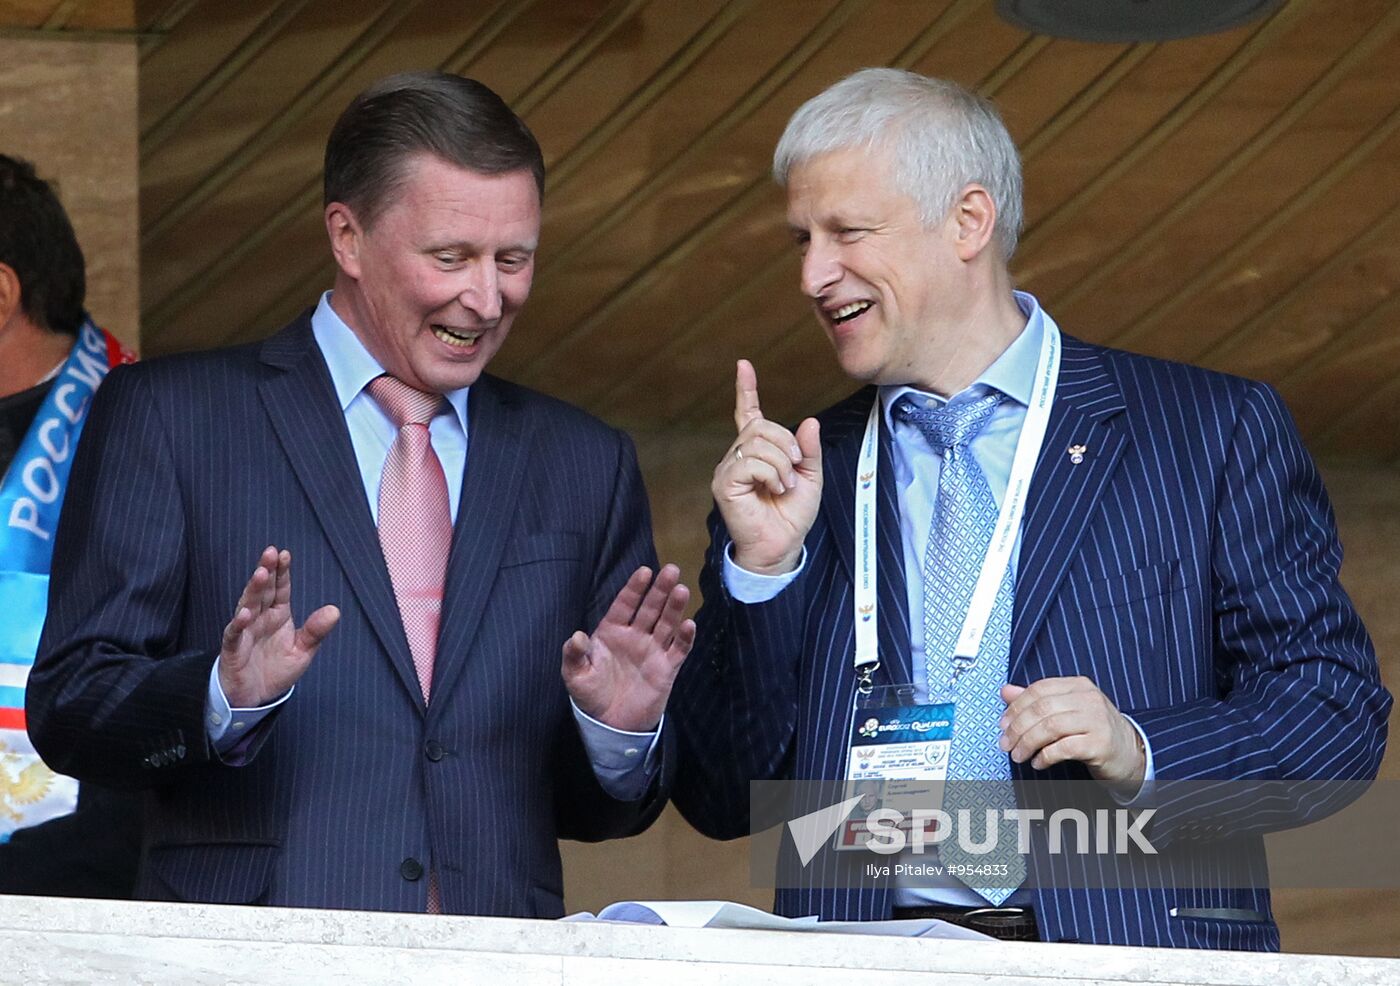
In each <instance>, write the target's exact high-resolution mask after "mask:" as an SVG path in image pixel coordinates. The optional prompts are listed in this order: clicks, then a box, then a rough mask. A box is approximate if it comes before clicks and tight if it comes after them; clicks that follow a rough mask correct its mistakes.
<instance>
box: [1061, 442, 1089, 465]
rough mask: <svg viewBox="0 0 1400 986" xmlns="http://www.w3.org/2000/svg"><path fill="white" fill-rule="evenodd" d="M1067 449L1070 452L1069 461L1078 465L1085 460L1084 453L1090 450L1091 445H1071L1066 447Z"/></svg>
mask: <svg viewBox="0 0 1400 986" xmlns="http://www.w3.org/2000/svg"><path fill="white" fill-rule="evenodd" d="M1065 451H1066V452H1068V453H1069V461H1070V462H1072V463H1074V464H1075V465H1076V466H1077V465H1079V463H1081V462H1083V461H1084V453H1085V452H1087V451H1089V446H1087V445H1071V446H1070V447H1069V448H1067V449H1065Z"/></svg>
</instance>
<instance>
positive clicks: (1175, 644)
mask: <svg viewBox="0 0 1400 986" xmlns="http://www.w3.org/2000/svg"><path fill="white" fill-rule="evenodd" d="M875 396H876V390H875V388H873V387H868V388H865V389H864V390H861V391H860V392H858V393H856V394H854V395H853V396H852V397H850V398H848V399H847V400H846V401H844V402H842V403H840V404H838V405H836V406H834V407H832V408H831V409H829V410H828V411H826V412H825V413H823V414H822V415H820V416H819V418H820V420H821V424H822V445H823V456H824V463H823V465H824V487H823V498H822V504H821V509H820V511H819V515H818V518H817V521H816V523H815V525H814V527H813V529H812V530H811V532H810V533H809V534H808V536H807V539H806V548H807V553H808V554H807V564H806V567H805V569H804V570H803V573H802V574H801V575H800V576H799V578H798V580H797V581H795V582H794V583H793V584H792V585H791V586H790V587H789V588H788V589H787V590H785V591H784V592H782V593H781V594H779V595H778V596H777V597H776V598H774V599H773V600H770V601H769V602H766V603H762V604H757V605H745V604H742V603H739V602H737V601H735V600H733V599H731V598H730V597H729V596H728V595H727V594H726V593H725V590H724V586H723V581H722V577H721V572H722V569H721V567H720V560H721V558H722V552H723V550H724V546H725V545H726V543H727V541H728V537H727V534H726V532H725V530H724V527H723V524H722V522H721V521H720V520H719V517H718V514H717V513H715V514H712V516H711V519H710V526H711V546H710V551H709V555H708V557H707V564H706V567H705V570H704V572H703V573H702V578H701V588H702V591H703V593H704V600H705V603H704V606H703V608H702V609H701V611H700V614H699V616H698V622H699V629H700V632H699V637H698V640H697V643H696V647H695V650H694V652H693V653H692V655H691V657H690V659H689V661H688V663H687V664H686V666H685V667H684V668H683V669H682V672H681V676H680V679H679V680H678V682H677V685H676V690H675V693H674V694H673V698H672V702H671V711H670V719H669V721H670V722H671V723H672V724H673V725H674V726H675V727H676V729H677V733H678V737H679V739H678V746H679V750H680V755H681V762H680V767H679V773H678V784H677V788H676V790H675V792H674V796H675V799H676V803H677V806H678V807H679V808H680V809H681V811H682V813H683V814H684V815H685V817H686V818H687V819H688V820H689V821H690V822H691V823H692V824H693V825H695V826H696V827H697V828H698V829H699V830H700V831H701V832H704V833H706V834H708V835H710V836H712V837H715V838H734V837H738V836H741V835H745V834H747V833H748V830H749V816H750V807H751V805H750V802H749V798H750V789H749V783H750V781H751V780H771V779H797V780H818V779H823V780H830V779H834V778H839V777H841V776H844V775H843V773H842V771H843V769H844V763H845V756H846V749H847V742H846V738H847V736H848V726H847V723H848V721H849V716H850V710H851V703H852V698H853V690H854V687H855V677H854V674H853V672H852V666H851V661H852V648H853V642H854V622H853V617H852V614H851V591H852V588H851V572H852V567H853V566H852V552H853V533H852V526H853V521H852V518H853V511H854V489H853V483H854V479H853V477H854V469H855V462H856V456H857V454H858V450H859V444H860V441H861V435H862V433H863V428H864V424H865V420H866V415H867V413H868V411H869V409H870V404H871V401H873V400H874V399H875ZM1071 445H1082V446H1084V447H1085V449H1086V451H1085V453H1084V457H1083V461H1082V462H1081V463H1078V464H1076V463H1075V462H1073V461H1072V459H1071V458H1070V456H1069V455H1068V454H1067V449H1068V448H1069V446H1071ZM879 471H880V475H879V487H878V488H879V495H880V502H879V505H878V510H879V517H878V524H877V527H878V544H877V552H878V555H877V560H878V569H879V573H880V580H881V581H880V585H879V587H878V593H879V596H878V599H879V608H880V612H881V614H882V617H883V618H882V619H881V620H880V624H879V636H880V639H879V648H880V660H881V662H882V668H881V671H880V672H879V674H878V675H877V678H876V682H877V684H878V683H900V682H907V681H910V680H912V679H911V669H910V666H909V665H910V660H909V653H910V648H909V618H908V607H907V604H906V592H905V586H904V575H903V572H904V568H903V562H902V554H901V552H902V549H901V542H900V527H899V505H898V502H897V500H896V497H895V492H894V491H895V483H894V482H893V470H892V466H891V457H890V447H889V440H888V436H883V438H882V445H881V448H880V459H879ZM1340 564H1341V549H1340V545H1339V543H1338V540H1337V536H1336V531H1335V526H1334V521H1333V517H1332V512H1331V507H1330V504H1329V502H1328V500H1327V496H1326V493H1325V491H1324V489H1323V486H1322V483H1321V481H1320V479H1319V477H1318V474H1317V472H1316V469H1315V467H1314V465H1313V463H1312V461H1311V460H1310V458H1309V457H1308V455H1307V453H1306V451H1305V450H1304V449H1303V447H1302V444H1301V442H1300V440H1299V437H1298V435H1297V431H1296V428H1295V427H1294V425H1293V423H1292V421H1291V419H1290V418H1289V416H1288V413H1287V411H1286V410H1285V408H1284V407H1283V405H1282V403H1281V401H1280V400H1279V398H1278V396H1277V394H1276V393H1275V392H1274V391H1272V390H1271V389H1270V388H1268V387H1266V386H1264V385H1262V384H1258V383H1254V382H1251V381H1247V380H1243V379H1239V378H1235V377H1229V376H1225V375H1222V374H1217V373H1211V372H1208V371H1204V370H1200V369H1196V368H1192V367H1187V366H1183V365H1180V364H1173V363H1167V362H1163V361H1159V360H1154V359H1150V358H1147V357H1142V356H1136V355H1132V354H1128V353H1124V352H1118V351H1114V350H1108V349H1103V348H1101V347H1097V346H1092V345H1089V344H1086V343H1083V342H1080V341H1078V340H1075V339H1072V338H1069V337H1066V338H1065V340H1064V355H1063V361H1062V365H1061V370H1060V378H1059V387H1058V392H1057V395H1056V399H1055V404H1054V407H1053V408H1052V414H1051V420H1050V423H1049V429H1048V432H1047V434H1046V438H1045V442H1044V446H1043V450H1042V453H1041V457H1040V461H1039V462H1038V464H1037V467H1036V471H1035V474H1034V478H1033V481H1032V489H1031V493H1030V500H1029V503H1028V506H1027V514H1026V517H1025V521H1024V524H1023V528H1022V542H1021V549H1020V555H1019V564H1018V569H1017V576H1016V588H1015V601H1014V619H1013V626H1012V641H1011V651H1010V662H1009V680H1010V681H1012V682H1014V683H1017V684H1022V685H1025V684H1029V683H1031V682H1034V681H1037V680H1039V679H1042V678H1049V677H1060V676H1074V675H1084V676H1087V677H1088V678H1090V679H1091V680H1092V681H1094V682H1095V683H1096V684H1097V685H1098V686H1099V687H1100V688H1101V689H1102V690H1103V691H1104V692H1105V693H1106V694H1107V696H1108V697H1109V698H1110V699H1111V700H1112V701H1113V702H1114V704H1115V705H1116V706H1117V707H1118V708H1119V709H1120V710H1122V711H1123V712H1126V713H1128V714H1130V715H1131V716H1132V717H1133V718H1134V719H1135V720H1136V721H1137V722H1138V723H1139V724H1140V725H1141V726H1142V728H1143V730H1144V731H1145V733H1146V735H1147V737H1148V739H1149V740H1150V742H1151V746H1152V752H1153V757H1154V761H1155V772H1156V777H1157V779H1158V783H1159V784H1161V785H1163V790H1164V791H1166V790H1169V789H1170V787H1171V785H1170V784H1168V783H1167V782H1176V781H1190V782H1194V781H1207V780H1237V779H1245V778H1251V779H1271V780H1324V779H1327V780H1342V779H1345V780H1370V779H1371V778H1373V777H1374V776H1375V772H1376V769H1377V767H1378V764H1379V762H1380V759H1381V755H1382V753H1383V751H1384V748H1385V738H1386V717H1387V713H1388V711H1389V708H1390V697H1389V695H1388V694H1387V692H1386V691H1385V689H1384V688H1383V687H1382V686H1381V684H1380V681H1379V676H1378V670H1377V665H1376V659H1375V654H1374V651H1373V650H1372V647H1371V643H1370V640H1369V638H1368V636H1367V634H1366V632H1365V629H1364V628H1363V626H1362V625H1361V622H1360V620H1359V618H1358V617H1357V615H1356V613H1355V611H1354V609H1353V608H1352V606H1351V603H1350V601H1349V600H1348V599H1347V597H1346V595H1345V593H1344V591H1343V590H1342V588H1341V587H1340V585H1339V583H1338V580H1337V573H1338V569H1339V567H1340ZM1012 768H1013V775H1014V776H1015V777H1016V778H1017V779H1018V780H1026V779H1029V778H1031V777H1050V778H1061V779H1066V780H1076V779H1077V780H1083V781H1088V773H1087V771H1085V769H1084V768H1083V766H1082V765H1080V764H1062V765H1059V766H1057V767H1054V768H1051V769H1050V770H1048V771H1045V772H1038V771H1033V770H1031V769H1030V767H1029V765H1027V764H1022V765H1016V764H1013V765H1012ZM1185 786H1188V785H1183V787H1185ZM1195 800H1197V801H1199V800H1200V799H1195ZM1207 800H1208V801H1209V800H1210V799H1207ZM1191 801H1192V799H1190V798H1185V797H1183V798H1182V799H1181V803H1180V804H1175V803H1173V801H1172V799H1171V798H1170V797H1165V796H1164V799H1163V802H1162V803H1161V804H1160V805H1158V814H1157V816H1156V817H1155V818H1154V819H1153V821H1152V828H1151V837H1152V841H1153V844H1154V845H1159V846H1164V847H1168V848H1171V847H1174V851H1173V852H1172V853H1171V854H1170V859H1169V860H1167V861H1166V862H1165V863H1164V865H1165V867H1166V869H1165V870H1159V871H1158V873H1157V876H1156V878H1155V879H1154V880H1151V881H1144V882H1142V883H1137V882H1134V881H1135V880H1136V879H1137V878H1136V877H1133V876H1126V877H1125V876H1124V875H1123V874H1120V873H1114V874H1110V877H1111V879H1110V882H1113V881H1117V882H1116V884H1115V885H1114V886H1113V888H1112V889H1102V887H1103V883H1102V882H1099V883H1098V884H1097V886H1098V887H1099V888H1100V889H1089V888H1087V887H1086V886H1085V884H1086V883H1090V884H1092V883H1093V881H1094V879H1095V877H1098V878H1099V879H1100V880H1103V879H1104V878H1105V875H1104V874H1103V873H1095V872H1093V871H1092V868H1093V867H1097V866H1102V865H1105V864H1103V863H1102V861H1100V862H1095V861H1094V860H1092V859H1084V858H1081V857H1056V858H1051V857H1050V856H1049V855H1048V854H1046V853H1043V852H1038V851H1037V849H1043V848H1044V834H1043V831H1042V832H1040V834H1039V835H1037V836H1036V837H1035V838H1036V840H1038V841H1033V843H1032V847H1033V848H1032V856H1031V859H1030V866H1031V870H1032V876H1033V884H1034V885H1036V886H1037V887H1039V889H1034V890H1032V891H1031V892H1032V894H1033V897H1034V906H1035V908H1036V913H1037V919H1038V921H1039V926H1040V932H1041V936H1042V937H1043V938H1045V939H1046V940H1072V941H1084V942H1099V943H1121V944H1133V945H1161V946H1194V947H1210V948H1237V949H1257V950H1267V949H1277V948H1278V947H1279V939H1278V930H1277V927H1276V925H1275V924H1274V922H1273V920H1272V917H1271V913H1270V909H1269V895H1268V891H1267V890H1266V889H1239V888H1238V886H1237V887H1235V888H1234V889H1232V888H1230V887H1226V886H1220V885H1219V884H1220V883H1221V880H1222V879H1223V877H1222V876H1221V875H1220V874H1218V873H1215V872H1213V870H1212V864H1211V860H1212V859H1217V860H1218V859H1220V858H1222V856H1221V855H1215V856H1210V855H1209V854H1206V855H1202V856H1199V857H1197V856H1196V855H1193V853H1192V847H1193V846H1203V845H1207V844H1208V845H1209V846H1210V848H1211V849H1213V850H1216V851H1217V853H1225V854H1227V855H1228V856H1229V857H1230V858H1231V859H1232V860H1233V861H1234V863H1235V864H1236V865H1237V866H1241V867H1242V868H1243V869H1245V870H1248V871H1250V872H1255V873H1258V874H1263V873H1264V857H1263V843H1262V840H1261V833H1262V832H1264V831H1267V830H1270V829H1275V828H1281V827H1286V826H1289V825H1296V824H1300V823H1302V822H1305V821H1307V820H1309V819H1310V818H1314V817H1320V816H1321V815H1322V814H1324V813H1326V812H1327V811H1329V810H1332V809H1334V808H1335V807H1336V805H1335V804H1332V805H1328V804H1315V803H1308V802H1302V801H1294V802H1285V803H1279V801H1278V800H1277V799H1276V800H1275V801H1272V802H1270V803H1269V804H1267V805H1260V804H1256V803H1254V802H1253V801H1252V800H1251V799H1250V798H1249V797H1248V793H1247V792H1244V791H1240V792H1238V793H1234V794H1231V793H1229V791H1225V792H1224V793H1222V794H1221V796H1220V797H1218V798H1216V799H1214V800H1213V801H1210V803H1209V804H1207V805H1204V806H1203V805H1201V804H1198V803H1190V804H1188V802H1191ZM1105 803H1106V804H1108V805H1110V806H1112V805H1113V803H1112V802H1111V801H1107V800H1106V799H1105ZM1202 840H1204V841H1202ZM834 855H836V854H831V853H827V854H822V855H819V856H818V857H817V860H816V861H814V862H813V864H812V865H811V867H809V868H808V869H807V870H804V871H803V875H802V877H801V879H800V881H792V882H799V883H800V884H801V885H799V886H790V887H785V888H783V889H780V890H779V891H778V895H777V909H778V910H779V912H781V913H784V914H788V915H799V914H819V915H821V916H822V917H823V918H825V919H831V920H869V919H879V918H885V917H888V916H889V913H890V909H891V893H890V891H889V890H888V888H882V887H859V888H848V889H833V887H836V886H837V881H836V876H835V873H836V871H835V869H834V866H835V865H836V864H835V863H834V861H832V860H831V859H829V858H828V857H832V856H834ZM823 860H825V862H823ZM1076 860H1077V861H1076ZM1076 867H1078V869H1076ZM1263 885H1264V881H1263V880H1262V879H1261V880H1260V881H1259V883H1258V884H1257V885H1256V884H1254V883H1251V884H1250V886H1251V887H1255V886H1259V887H1262V886H1263ZM848 887H849V885H848ZM1074 887H1078V888H1079V889H1071V888H1074ZM1199 908H1207V909H1222V908H1231V909H1237V911H1255V912H1258V914H1259V915H1260V916H1261V917H1262V918H1263V920H1245V921H1230V920H1218V919H1215V918H1188V917H1180V916H1175V917H1174V916H1173V910H1174V909H1199Z"/></svg>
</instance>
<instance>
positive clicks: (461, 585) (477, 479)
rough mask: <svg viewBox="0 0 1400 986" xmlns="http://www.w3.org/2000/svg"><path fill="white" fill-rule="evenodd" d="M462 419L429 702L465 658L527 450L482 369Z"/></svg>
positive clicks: (504, 400) (519, 424)
mask: <svg viewBox="0 0 1400 986" xmlns="http://www.w3.org/2000/svg"><path fill="white" fill-rule="evenodd" d="M467 427H468V429H469V431H468V435H467V467H466V472H465V473H464V475H463V477H462V496H461V500H460V501H459V504H458V507H457V523H456V526H455V528H454V530H453V535H452V553H451V554H450V555H449V556H448V562H447V583H446V585H445V587H444V593H443V601H442V624H441V629H440V630H439V631H438V648H437V659H436V662H435V664H434V668H433V698H434V701H433V705H434V706H436V705H439V704H440V701H441V697H442V696H446V695H447V694H448V691H449V689H450V688H451V687H452V685H453V683H454V682H455V681H456V679H457V677H458V676H459V675H460V674H461V672H462V668H463V667H464V666H465V665H466V662H467V654H468V652H469V651H470V649H471V643H472V639H473V638H474V637H475V636H476V632H477V629H478V627H479V626H480V624H481V618H482V614H483V613H484V611H485V609H486V602H487V599H488V597H489V596H490V594H491V586H492V584H493V583H494V582H495V580H496V572H497V569H498V568H499V566H500V562H501V554H502V552H503V551H504V550H505V544H506V540H507V538H508V536H509V534H510V530H511V524H512V522H513V520H514V518H515V515H516V502H517V497H518V495H519V491H520V484H521V482H522V480H523V479H524V476H525V465H526V462H527V461H528V458H529V456H528V453H529V448H528V440H527V439H528V436H527V433H526V426H525V421H524V414H523V413H522V411H521V409H520V408H519V407H518V406H517V405H515V404H513V403H511V402H510V400H509V398H508V397H507V396H505V395H504V394H503V393H502V388H501V387H500V386H499V384H498V383H497V381H495V380H494V379H493V378H491V377H488V376H482V377H481V378H480V379H479V380H477V382H476V383H475V384H473V385H472V389H471V396H470V398H469V400H468V404H467ZM560 644H561V645H562V644H563V641H562V640H561V641H560Z"/></svg>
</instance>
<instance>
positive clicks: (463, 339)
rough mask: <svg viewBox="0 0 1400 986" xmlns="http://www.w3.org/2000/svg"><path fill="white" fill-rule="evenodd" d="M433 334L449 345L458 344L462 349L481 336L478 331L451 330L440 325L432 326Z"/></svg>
mask: <svg viewBox="0 0 1400 986" xmlns="http://www.w3.org/2000/svg"><path fill="white" fill-rule="evenodd" d="M433 335H435V336H436V337H437V338H439V339H441V340H442V341H443V342H445V343H447V344H448V345H449V346H460V347H462V348H463V349H465V348H466V347H468V346H472V345H475V344H476V341H477V340H478V339H480V338H481V333H480V332H453V331H452V330H451V329H447V328H443V327H442V326H441V325H435V326H433Z"/></svg>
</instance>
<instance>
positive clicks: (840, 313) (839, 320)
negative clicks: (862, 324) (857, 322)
mask: <svg viewBox="0 0 1400 986" xmlns="http://www.w3.org/2000/svg"><path fill="white" fill-rule="evenodd" d="M873 307H874V306H873V305H872V304H871V303H870V302H868V301H853V302H851V303H850V304H849V305H842V306H841V307H840V308H838V309H836V310H835V311H831V312H827V318H829V319H831V322H832V324H833V325H841V324H843V323H845V322H849V321H851V320H852V319H856V318H859V317H860V316H862V315H864V314H865V313H866V312H868V311H869V310H870V309H871V308H873Z"/></svg>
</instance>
